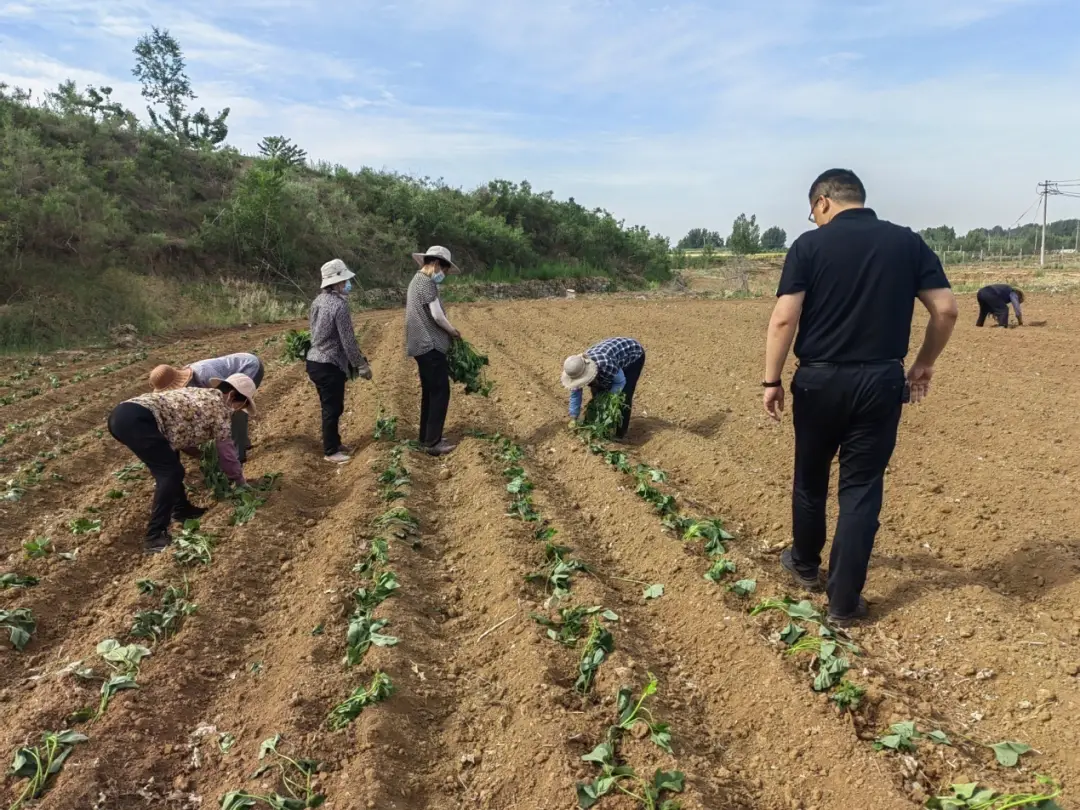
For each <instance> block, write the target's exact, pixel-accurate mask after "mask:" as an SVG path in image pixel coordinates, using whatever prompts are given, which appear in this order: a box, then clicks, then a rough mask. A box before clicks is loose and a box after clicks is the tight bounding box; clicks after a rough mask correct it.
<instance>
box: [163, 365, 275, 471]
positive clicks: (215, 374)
mask: <svg viewBox="0 0 1080 810" xmlns="http://www.w3.org/2000/svg"><path fill="white" fill-rule="evenodd" d="M264 373H265V371H264V368H263V362H262V360H260V359H259V358H258V357H257V356H255V355H254V354H248V353H247V352H237V353H236V354H227V355H225V356H224V357H212V358H210V359H208V360H199V361H197V362H194V363H191V364H190V365H187V366H184V367H182V368H174V367H173V366H166V365H161V366H156V367H155V368H154V370H153V371H151V372H150V385H151V387H153V389H154V392H155V393H157V392H161V391H171V390H173V389H175V388H184V387H191V388H209V387H210V381H211V380H213V379H215V378H216V379H219V380H224V379H227V378H228V377H231V376H232V375H233V374H243V375H245V376H247V377H250V378H251V381H252V382H253V383H255V387H256V388H258V387H259V386H260V385H262V380H263V374H264ZM249 435H250V434H249V432H248V415H247V411H243V410H239V411H233V415H232V438H233V444H235V445H236V453H237V455H238V457H239V459H240V463H241V464H243V463H244V462H246V461H247V451H248V450H250V449H251V441H250V438H249Z"/></svg>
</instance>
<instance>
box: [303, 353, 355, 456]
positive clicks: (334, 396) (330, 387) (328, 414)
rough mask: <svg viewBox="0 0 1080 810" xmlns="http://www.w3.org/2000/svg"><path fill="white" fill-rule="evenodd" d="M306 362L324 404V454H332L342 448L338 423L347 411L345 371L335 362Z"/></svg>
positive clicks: (320, 401) (320, 402)
mask: <svg viewBox="0 0 1080 810" xmlns="http://www.w3.org/2000/svg"><path fill="white" fill-rule="evenodd" d="M306 362H307V374H308V379H310V380H311V381H312V382H313V383H315V390H317V391H318V392H319V404H320V405H322V443H323V455H324V456H332V455H334V453H336V452H338V450H340V449H341V434H340V433H339V432H338V423H339V422H340V421H341V414H342V413H344V412H345V379H346V378H345V372H344V371H342V370H341V369H340V368H338V367H337V366H336V365H334V364H333V363H316V362H315V361H314V360H308V361H306Z"/></svg>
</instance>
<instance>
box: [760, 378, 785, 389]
mask: <svg viewBox="0 0 1080 810" xmlns="http://www.w3.org/2000/svg"><path fill="white" fill-rule="evenodd" d="M783 384H784V381H783V380H777V381H776V382H764V381H762V383H761V387H762V388H779V387H780V386H782V385H783Z"/></svg>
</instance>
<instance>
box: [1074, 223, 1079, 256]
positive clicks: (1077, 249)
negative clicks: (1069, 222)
mask: <svg viewBox="0 0 1080 810" xmlns="http://www.w3.org/2000/svg"><path fill="white" fill-rule="evenodd" d="M1073 252H1074V253H1080V219H1078V220H1076V246H1075V247H1074V248H1073Z"/></svg>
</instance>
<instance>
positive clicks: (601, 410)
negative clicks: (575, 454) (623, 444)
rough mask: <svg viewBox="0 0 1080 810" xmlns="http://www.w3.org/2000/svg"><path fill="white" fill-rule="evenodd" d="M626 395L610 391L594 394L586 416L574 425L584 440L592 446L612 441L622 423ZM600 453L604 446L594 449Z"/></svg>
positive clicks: (587, 407)
mask: <svg viewBox="0 0 1080 810" xmlns="http://www.w3.org/2000/svg"><path fill="white" fill-rule="evenodd" d="M625 406H626V395H625V394H623V393H622V392H619V393H617V394H616V393H612V392H610V391H605V392H601V393H599V394H595V395H593V396H592V397H591V398H590V399H589V404H588V405H586V406H585V416H584V417H583V418H582V419H581V421H580V422H579V423H578V424H577V425H576V426H575V427H574V430H575V431H576V432H577V434H578V435H579V436H580V437H581V439H582V441H584V442H585V443H586V444H588V445H590V446H591V447H598V446H599V445H600V444H601V443H602V442H607V441H611V440H612V439H613V438H615V434H616V433H617V432H618V430H619V426H620V425H622V420H623V409H624V407H625ZM593 452H594V453H597V454H599V453H600V452H602V448H600V449H598V450H596V449H594V450H593Z"/></svg>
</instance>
